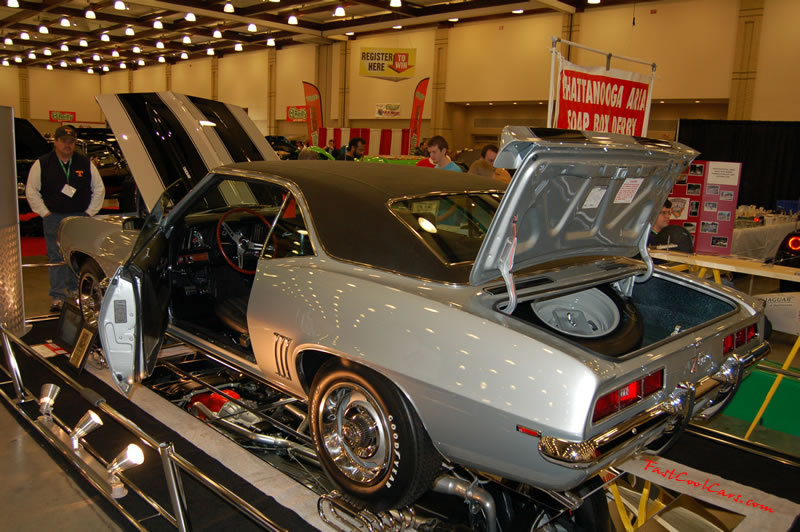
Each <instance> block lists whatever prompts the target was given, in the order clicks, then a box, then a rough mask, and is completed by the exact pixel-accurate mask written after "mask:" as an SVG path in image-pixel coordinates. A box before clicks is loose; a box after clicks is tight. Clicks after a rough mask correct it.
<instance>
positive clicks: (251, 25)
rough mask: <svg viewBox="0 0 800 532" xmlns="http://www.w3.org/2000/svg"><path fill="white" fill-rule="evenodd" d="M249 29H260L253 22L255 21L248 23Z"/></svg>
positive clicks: (252, 30)
mask: <svg viewBox="0 0 800 532" xmlns="http://www.w3.org/2000/svg"><path fill="white" fill-rule="evenodd" d="M247 31H250V32H255V31H258V28H257V27H256V25H255V24H253V23H252V22H251V23H250V24H248V25H247Z"/></svg>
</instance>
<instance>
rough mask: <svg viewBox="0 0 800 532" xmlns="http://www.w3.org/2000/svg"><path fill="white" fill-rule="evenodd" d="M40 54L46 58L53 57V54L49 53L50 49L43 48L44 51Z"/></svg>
mask: <svg viewBox="0 0 800 532" xmlns="http://www.w3.org/2000/svg"><path fill="white" fill-rule="evenodd" d="M42 53H43V54H44V55H46V56H51V55H53V52H51V51H50V48H45V49H44V51H43V52H42Z"/></svg>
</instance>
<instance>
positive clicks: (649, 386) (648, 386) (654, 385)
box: [642, 369, 664, 396]
mask: <svg viewBox="0 0 800 532" xmlns="http://www.w3.org/2000/svg"><path fill="white" fill-rule="evenodd" d="M642 382H643V385H642V395H645V396H647V395H650V394H651V393H653V392H657V391H658V390H660V389H661V387H662V386H663V385H664V370H663V369H662V370H660V371H656V372H655V373H651V374H650V375H648V376H647V377H645V378H644V379H642Z"/></svg>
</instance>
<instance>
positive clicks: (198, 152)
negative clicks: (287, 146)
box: [97, 92, 278, 209]
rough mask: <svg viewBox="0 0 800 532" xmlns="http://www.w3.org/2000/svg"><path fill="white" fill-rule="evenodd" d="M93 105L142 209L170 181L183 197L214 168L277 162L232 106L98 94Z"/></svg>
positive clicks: (170, 96)
mask: <svg viewBox="0 0 800 532" xmlns="http://www.w3.org/2000/svg"><path fill="white" fill-rule="evenodd" d="M97 103H98V104H100V107H101V109H102V110H103V113H104V114H105V117H106V120H108V123H109V125H110V126H111V129H112V130H113V131H114V134H115V136H116V138H117V141H118V142H119V146H120V148H121V149H122V153H123V154H124V155H125V159H126V160H127V162H128V166H129V167H130V169H131V173H132V174H133V178H134V180H135V181H136V185H137V186H138V187H139V191H140V192H141V194H142V198H143V199H144V201H145V204H146V205H147V208H148V209H152V208H153V206H154V205H155V204H156V202H157V201H158V198H159V197H160V196H161V194H162V193H163V192H164V190H165V189H166V188H167V187H168V186H170V185H171V184H172V183H174V182H175V181H178V180H181V181H183V182H184V185H185V186H184V187H182V190H183V192H184V193H185V192H187V191H189V190H190V189H191V188H192V187H193V186H194V185H195V184H197V183H198V182H199V181H200V179H202V178H203V177H204V176H205V175H206V174H207V173H208V172H209V171H210V170H211V169H213V168H216V167H217V166H221V165H223V164H230V163H235V162H251V161H275V160H278V156H277V155H276V154H275V152H274V151H273V150H272V148H271V147H270V146H269V144H268V143H267V141H266V139H265V138H264V135H262V134H261V132H260V131H259V130H258V128H257V127H256V125H255V124H254V123H253V121H252V120H250V118H249V117H248V116H247V113H246V112H245V111H244V109H242V108H241V107H238V106H235V105H230V104H225V103H222V102H217V101H213V100H207V99H205V98H198V97H195V96H186V95H183V94H176V93H173V92H157V93H154V92H149V93H147V92H146V93H131V94H101V95H100V96H97ZM173 199H174V200H175V201H177V200H178V199H179V197H174V198H173Z"/></svg>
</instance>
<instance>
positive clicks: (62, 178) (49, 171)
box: [39, 151, 92, 213]
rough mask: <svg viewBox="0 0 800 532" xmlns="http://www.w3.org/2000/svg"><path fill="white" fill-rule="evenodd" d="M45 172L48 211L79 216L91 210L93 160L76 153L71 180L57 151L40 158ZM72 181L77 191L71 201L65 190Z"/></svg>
mask: <svg viewBox="0 0 800 532" xmlns="http://www.w3.org/2000/svg"><path fill="white" fill-rule="evenodd" d="M39 166H40V168H41V170H42V188H41V194H42V199H43V200H44V204H45V206H47V210H49V211H50V212H58V213H79V212H84V211H85V210H86V209H88V208H89V203H91V201H92V170H91V162H90V161H89V158H88V157H86V156H84V155H81V154H80V153H77V152H75V153H73V154H72V164H71V165H70V167H69V180H67V175H66V174H65V173H64V168H62V167H61V162H60V161H59V160H58V156H57V155H56V152H55V151H51V152H50V153H48V154H47V155H43V156H42V157H40V158H39ZM68 182H69V185H70V186H72V187H74V188H75V194H73V195H72V197H71V198H70V197H69V196H67V195H66V194H64V193H63V192H61V190H62V189H63V188H64V185H66V184H67V183H68Z"/></svg>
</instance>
